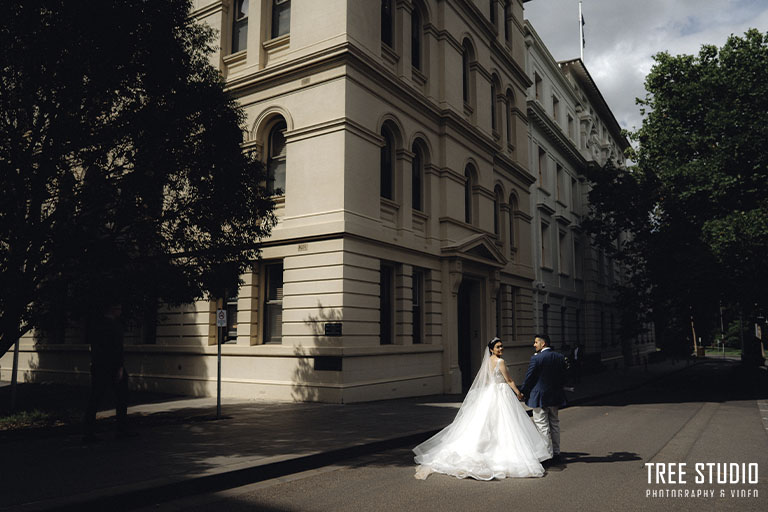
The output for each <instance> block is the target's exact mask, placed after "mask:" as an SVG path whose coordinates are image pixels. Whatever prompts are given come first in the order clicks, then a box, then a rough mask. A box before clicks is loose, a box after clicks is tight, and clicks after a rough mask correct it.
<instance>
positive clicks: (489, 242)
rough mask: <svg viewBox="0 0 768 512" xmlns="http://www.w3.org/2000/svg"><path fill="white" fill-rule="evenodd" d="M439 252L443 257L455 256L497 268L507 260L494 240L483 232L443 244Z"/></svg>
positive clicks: (504, 264)
mask: <svg viewBox="0 0 768 512" xmlns="http://www.w3.org/2000/svg"><path fill="white" fill-rule="evenodd" d="M441 252H442V254H443V256H444V257H445V256H449V257H456V258H461V259H466V260H471V261H475V262H478V263H483V264H485V265H490V266H492V267H499V268H501V267H504V266H506V264H507V261H508V260H507V258H505V257H504V254H503V253H502V252H501V250H500V249H499V247H498V246H497V245H496V241H495V240H494V239H493V238H492V237H490V236H489V235H486V234H483V233H477V234H474V235H470V236H468V237H467V238H464V239H463V240H459V241H458V242H455V243H452V244H450V245H446V246H443V248H442V251H441Z"/></svg>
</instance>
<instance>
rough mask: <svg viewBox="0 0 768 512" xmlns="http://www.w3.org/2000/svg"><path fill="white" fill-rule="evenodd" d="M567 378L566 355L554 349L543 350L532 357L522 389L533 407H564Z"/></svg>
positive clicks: (527, 401)
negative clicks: (564, 389) (564, 387)
mask: <svg viewBox="0 0 768 512" xmlns="http://www.w3.org/2000/svg"><path fill="white" fill-rule="evenodd" d="M565 378H566V364H565V357H563V355H562V354H558V353H557V352H555V351H554V350H552V349H549V350H542V351H541V352H537V353H536V354H534V355H533V357H531V363H530V364H529V365H528V372H527V373H526V374H525V382H523V385H522V387H521V388H520V391H521V392H522V393H523V394H524V395H525V403H526V404H527V405H528V407H531V408H534V409H535V408H541V407H563V406H564V405H565V392H564V391H563V386H564V385H565Z"/></svg>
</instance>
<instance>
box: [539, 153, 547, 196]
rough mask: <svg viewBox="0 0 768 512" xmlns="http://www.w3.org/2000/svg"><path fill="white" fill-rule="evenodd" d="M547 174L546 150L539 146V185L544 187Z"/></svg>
mask: <svg viewBox="0 0 768 512" xmlns="http://www.w3.org/2000/svg"><path fill="white" fill-rule="evenodd" d="M546 175H547V152H546V151H544V149H543V148H539V186H540V187H541V188H544V185H545V178H546Z"/></svg>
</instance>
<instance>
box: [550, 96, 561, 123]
mask: <svg viewBox="0 0 768 512" xmlns="http://www.w3.org/2000/svg"><path fill="white" fill-rule="evenodd" d="M552 119H554V120H555V122H556V123H557V122H558V121H560V100H558V99H557V96H555V95H552Z"/></svg>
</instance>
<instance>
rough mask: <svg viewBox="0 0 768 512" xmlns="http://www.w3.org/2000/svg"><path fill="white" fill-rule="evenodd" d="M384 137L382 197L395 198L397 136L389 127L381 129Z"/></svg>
mask: <svg viewBox="0 0 768 512" xmlns="http://www.w3.org/2000/svg"><path fill="white" fill-rule="evenodd" d="M381 135H382V137H384V146H382V148H381V161H380V164H381V166H380V169H381V197H385V198H387V199H393V197H394V194H393V189H394V175H395V167H394V166H395V137H394V135H393V134H392V131H391V130H390V129H389V128H388V127H386V126H385V127H384V128H383V129H382V131H381Z"/></svg>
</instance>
